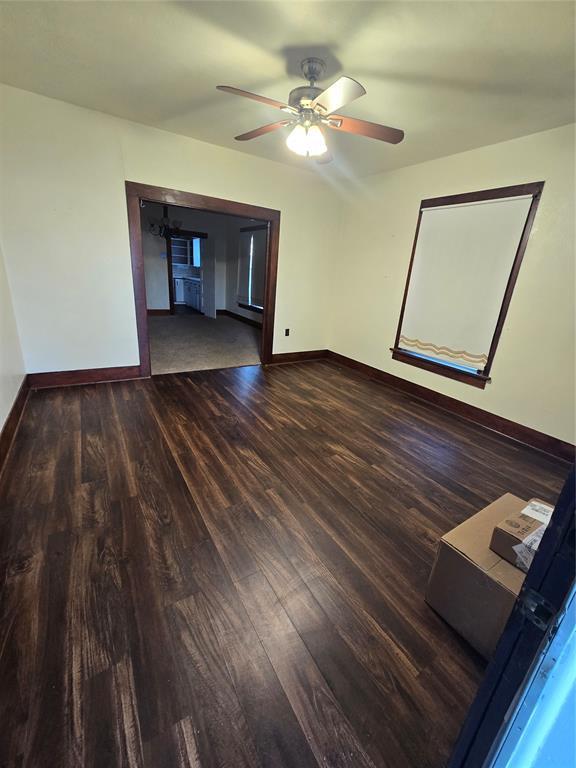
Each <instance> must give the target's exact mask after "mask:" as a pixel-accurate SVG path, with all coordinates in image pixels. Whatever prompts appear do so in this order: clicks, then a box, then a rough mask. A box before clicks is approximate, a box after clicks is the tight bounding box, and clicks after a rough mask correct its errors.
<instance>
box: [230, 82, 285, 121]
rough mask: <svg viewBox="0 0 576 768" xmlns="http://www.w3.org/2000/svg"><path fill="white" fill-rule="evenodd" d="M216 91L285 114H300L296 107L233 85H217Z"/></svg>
mask: <svg viewBox="0 0 576 768" xmlns="http://www.w3.org/2000/svg"><path fill="white" fill-rule="evenodd" d="M216 89H217V90H218V91H224V93H231V94H232V95H233V96H244V98H246V99H252V100H253V101H259V102H260V103H261V104H267V105H268V106H269V107H276V109H282V110H283V111H284V112H294V113H296V114H298V110H297V109H294V107H290V106H289V105H288V104H284V102H282V101H276V99H269V98H268V96H260V95H259V94H257V93H251V92H250V91H242V90H240V88H233V87H232V86H231V85H217V86H216Z"/></svg>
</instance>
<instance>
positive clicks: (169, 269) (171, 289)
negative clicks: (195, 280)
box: [148, 235, 174, 315]
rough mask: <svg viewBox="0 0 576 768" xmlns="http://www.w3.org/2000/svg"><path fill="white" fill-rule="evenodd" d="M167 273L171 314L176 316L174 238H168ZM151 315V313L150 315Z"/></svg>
mask: <svg viewBox="0 0 576 768" xmlns="http://www.w3.org/2000/svg"><path fill="white" fill-rule="evenodd" d="M166 271H167V273H168V303H169V304H170V314H171V315H173V314H174V274H173V272H172V238H171V237H170V236H169V235H168V236H167V237H166ZM148 314H150V313H148Z"/></svg>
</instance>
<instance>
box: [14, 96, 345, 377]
mask: <svg viewBox="0 0 576 768" xmlns="http://www.w3.org/2000/svg"><path fill="white" fill-rule="evenodd" d="M0 112H1V113H2V117H1V146H0V162H1V166H2V183H1V184H0V232H1V233H2V238H3V243H4V250H5V259H6V268H7V271H8V275H9V278H10V283H11V286H12V292H13V300H14V307H15V311H16V317H17V320H18V326H19V331H20V337H21V342H22V349H23V351H24V358H25V364H26V369H27V371H28V372H37V371H56V370H71V369H78V368H98V367H109V366H124V365H134V364H137V363H138V346H137V336H136V323H135V313H134V299H133V288H132V276H131V267H130V251H129V243H128V225H127V215H126V201H125V193H124V181H125V180H126V179H128V180H131V181H137V182H142V183H146V184H152V185H157V186H164V187H171V188H174V189H180V190H186V191H189V192H196V193H201V194H204V195H211V196H214V197H221V198H227V199H231V200H237V201H240V202H244V203H251V204H256V205H262V206H266V207H269V208H276V209H279V210H280V211H281V213H282V218H281V225H280V255H279V268H278V288H277V299H276V327H275V334H274V351H275V352H288V351H295V350H300V349H317V348H324V347H326V340H327V333H328V328H327V306H326V303H325V296H327V293H325V291H324V282H325V280H324V275H325V271H326V269H327V268H328V266H329V264H330V263H331V260H332V257H333V252H334V249H335V247H336V236H335V232H334V228H333V222H334V219H335V217H336V215H337V213H336V212H337V209H338V202H337V199H336V196H335V195H334V193H333V192H332V191H331V189H330V187H328V186H327V185H326V184H325V183H324V182H323V181H322V180H321V179H320V178H319V177H318V176H316V175H314V174H312V173H310V172H308V171H303V170H300V169H296V168H290V167H287V166H284V165H281V164H278V163H275V162H272V161H269V160H262V159H260V158H254V157H250V156H248V155H246V154H241V153H239V152H235V151H232V150H228V149H224V148H222V147H217V146H213V145H210V144H206V143H202V142H199V141H195V140H194V139H190V138H186V137H183V136H177V135H175V134H171V133H167V132H165V131H161V130H158V129H154V128H150V127H146V126H143V125H139V124H134V123H130V122H127V121H124V120H120V119H118V118H114V117H110V116H108V115H104V114H101V113H98V112H93V111H90V110H86V109H82V108H80V107H75V106H72V105H70V104H66V103H64V102H60V101H56V100H53V99H48V98H45V97H42V96H38V95H36V94H32V93H29V92H26V91H21V90H19V89H14V88H10V87H7V86H1V89H0ZM311 212H312V213H313V215H311ZM23 232H26V238H23V237H22V233H23ZM285 327H290V328H291V329H292V330H291V335H290V337H288V338H286V337H284V335H283V329H284V328H285Z"/></svg>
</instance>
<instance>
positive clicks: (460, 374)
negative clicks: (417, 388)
mask: <svg viewBox="0 0 576 768" xmlns="http://www.w3.org/2000/svg"><path fill="white" fill-rule="evenodd" d="M390 351H391V352H392V359H393V360H399V361H400V362H401V363H408V365H413V366H414V367H415V368H423V369H424V370H425V371H430V372H431V373H438V374H440V376H446V378H448V379H454V380H455V381H461V382H462V383H463V384H470V385H471V386H473V387H478V388H479V389H484V387H485V386H486V384H487V383H488V382H489V381H490V377H489V376H485V375H484V374H483V373H468V372H466V371H461V370H458V369H457V368H452V367H451V366H450V365H443V364H442V363H436V362H434V361H433V360H424V359H422V358H421V357H418V356H417V355H413V354H411V353H410V352H408V351H407V350H405V349H399V348H398V347H391V348H390Z"/></svg>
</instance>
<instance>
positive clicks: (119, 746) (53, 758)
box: [0, 361, 568, 768]
mask: <svg viewBox="0 0 576 768" xmlns="http://www.w3.org/2000/svg"><path fill="white" fill-rule="evenodd" d="M567 471H568V467H567V465H566V464H564V463H563V462H561V461H556V460H555V459H553V458H551V457H549V456H546V455H544V454H542V453H539V452H538V451H535V450H533V449H530V448H527V447H526V446H523V445H521V444H519V443H517V442H514V441H512V440H508V439H506V438H504V437H502V436H501V435H497V434H496V433H494V432H490V431H488V430H484V429H482V428H481V427H479V426H477V425H475V424H471V423H469V422H466V421H465V420H463V419H460V418H457V417H454V416H452V415H451V414H447V413H444V412H442V411H441V410H439V409H436V408H433V407H431V406H430V405H428V404H426V403H423V402H421V401H419V400H417V399H416V398H413V397H411V396H409V395H406V394H405V393H402V392H398V391H395V390H393V389H390V388H389V387H386V386H383V385H382V384H380V383H377V382H374V381H371V380H370V379H367V378H365V377H363V376H361V375H359V374H356V373H354V372H350V371H347V370H344V369H341V368H339V367H338V366H337V365H334V364H333V363H330V362H326V361H318V362H311V363H306V364H296V365H284V366H276V367H268V368H262V367H259V366H253V367H245V368H238V369H226V370H221V371H203V372H198V373H193V374H174V375H163V376H158V377H154V378H152V379H151V380H145V381H144V380H142V381H131V382H119V383H114V384H99V385H90V386H87V387H70V388H54V389H51V390H43V391H36V392H32V393H31V394H30V397H29V399H28V402H27V405H26V409H25V411H24V414H23V418H22V421H21V424H20V427H19V429H18V432H17V434H16V436H15V440H14V444H13V447H12V450H11V452H10V454H9V456H8V459H7V464H6V466H5V469H4V471H3V473H2V475H1V477H0V586H1V594H0V718H1V721H2V726H3V727H2V729H0V767H1V768H54V766H58V768H85V767H89V768H101V767H102V766H106V768H120V767H122V768H124V767H125V766H129V767H130V768H228V767H230V768H243V767H244V768H315V767H316V766H319V767H321V768H343V766H346V768H350V767H351V766H354V768H439V766H441V765H443V764H445V762H446V759H447V756H448V755H449V753H450V750H451V747H452V744H453V743H454V740H455V738H456V735H457V733H458V730H459V728H460V725H461V723H462V720H463V718H464V716H465V712H466V709H467V707H468V706H469V703H470V701H471V700H472V698H473V696H474V693H475V691H476V689H477V686H478V684H479V681H480V679H481V676H482V674H483V670H484V663H483V661H482V660H481V659H479V657H478V656H477V654H476V653H475V652H474V651H472V649H471V648H469V647H468V646H467V645H466V643H465V642H464V641H463V640H461V639H460V638H459V637H458V636H457V635H456V633H454V632H453V631H452V630H451V629H450V627H448V626H447V625H446V624H445V623H444V622H443V621H442V620H441V619H440V618H439V617H438V616H437V615H436V614H435V613H434V612H433V611H432V610H431V609H430V608H429V607H428V606H427V604H426V603H425V601H424V598H423V596H424V591H425V588H426V583H427V580H428V576H429V573H430V569H431V567H432V563H433V560H434V556H435V552H436V546H437V541H438V539H439V537H440V536H441V535H442V534H443V533H445V532H446V531H448V530H450V529H451V528H452V527H454V526H455V525H457V524H458V523H460V522H462V521H463V520H465V519H467V518H468V517H469V516H470V515H472V514H474V513H475V512H476V511H478V509H480V508H481V507H483V506H485V505H486V504H488V503H490V502H491V501H494V500H495V499H496V498H497V497H498V496H500V495H501V494H503V493H506V492H512V493H515V494H517V495H519V496H521V497H523V498H526V499H528V498H530V497H532V496H538V497H540V498H543V499H545V500H548V501H554V500H555V495H556V494H557V492H558V491H559V490H560V488H561V486H562V483H563V481H564V477H565V475H566V474H567Z"/></svg>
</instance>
